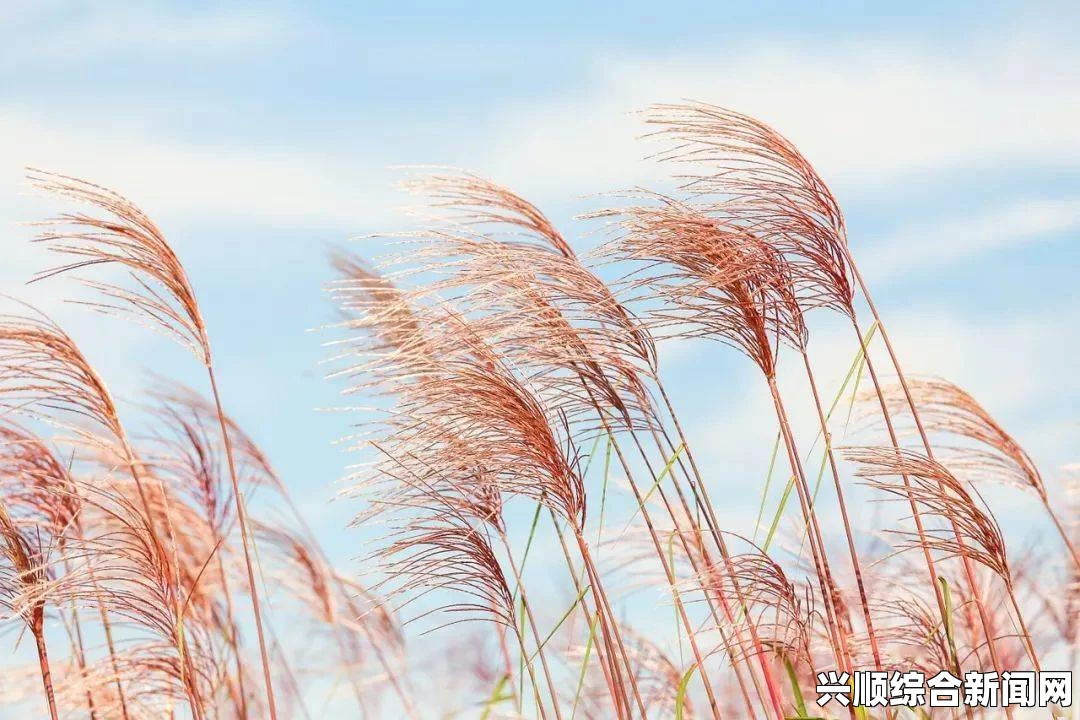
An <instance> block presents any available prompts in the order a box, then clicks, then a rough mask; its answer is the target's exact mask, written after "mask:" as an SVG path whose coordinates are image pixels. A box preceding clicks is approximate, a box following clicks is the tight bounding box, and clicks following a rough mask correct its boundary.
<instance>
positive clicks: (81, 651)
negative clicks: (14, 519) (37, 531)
mask: <svg viewBox="0 0 1080 720" xmlns="http://www.w3.org/2000/svg"><path fill="white" fill-rule="evenodd" d="M61 552H62V553H63V559H64V574H65V575H70V574H71V568H70V563H69V562H68V557H67V553H66V551H65V550H64V549H63V548H61ZM71 624H72V626H73V627H74V629H75V661H76V663H78V665H79V673H80V675H82V678H83V682H84V683H85V682H86V679H87V675H86V645H85V644H84V643H83V634H82V622H81V621H80V620H79V608H78V607H77V606H76V604H75V598H72V599H71ZM86 708H87V710H89V711H90V720H97V710H96V708H95V707H94V693H93V692H91V690H90V687H89V686H87V687H86Z"/></svg>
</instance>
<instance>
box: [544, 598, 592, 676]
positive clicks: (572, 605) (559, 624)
mask: <svg viewBox="0 0 1080 720" xmlns="http://www.w3.org/2000/svg"><path fill="white" fill-rule="evenodd" d="M589 587H590V586H589V585H586V586H585V587H583V588H582V589H581V592H580V593H578V596H577V597H576V598H574V602H572V603H570V607H568V608H567V609H566V612H565V613H563V616H562V617H561V618H560V619H559V622H557V623H555V627H553V628H552V629H551V632H549V633H548V634H547V637H545V638H544V641H543V642H542V643H540V644H539V645H537V647H536V652H534V653H533V654H532V656H531V657H530V658H529V659H530V660H535V659H536V657H537V656H538V655H539V654H540V651H541V650H543V649H544V647H545V646H546V645H547V644H548V641H549V640H551V638H552V637H553V636H554V635H555V633H557V632H558V631H559V628H561V627H562V624H563V623H564V622H566V619H567V618H569V617H570V615H571V614H572V613H573V612H574V608H575V607H577V604H578V603H579V602H581V598H583V597H585V593H587V592H589Z"/></svg>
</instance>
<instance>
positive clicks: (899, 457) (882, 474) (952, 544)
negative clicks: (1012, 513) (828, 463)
mask: <svg viewBox="0 0 1080 720" xmlns="http://www.w3.org/2000/svg"><path fill="white" fill-rule="evenodd" d="M844 455H845V457H846V458H847V459H848V460H851V461H853V462H855V463H856V464H857V465H858V469H857V470H856V471H855V474H856V475H858V476H859V477H861V478H865V479H866V480H868V481H869V482H870V484H871V485H872V486H873V487H875V488H877V489H879V490H883V491H885V492H888V493H890V494H892V495H896V496H898V497H902V498H905V499H906V498H908V497H909V490H908V489H907V488H905V487H903V486H902V485H900V484H899V483H898V482H897V481H896V480H895V478H896V477H899V476H907V477H908V478H909V479H910V481H911V488H910V495H911V497H913V498H914V500H915V502H916V503H917V504H918V505H919V507H920V508H921V509H922V510H923V512H924V513H925V514H926V515H928V516H931V517H936V518H939V519H942V520H950V521H951V522H953V523H954V524H955V525H956V527H957V530H958V532H959V533H960V534H961V536H962V537H963V539H964V541H965V543H964V544H963V545H961V544H959V543H957V542H956V540H955V538H954V536H953V535H952V534H951V533H937V532H936V531H934V530H929V531H928V532H929V534H930V543H931V545H932V547H933V548H934V549H936V550H939V551H941V552H942V553H943V554H945V555H947V556H949V557H961V556H967V557H968V558H970V559H971V560H974V561H975V562H977V563H979V564H981V565H983V566H985V567H987V568H989V569H990V570H992V571H993V572H995V573H997V574H998V575H999V576H1001V577H1002V578H1003V579H1005V580H1006V581H1010V574H1009V561H1008V555H1007V553H1006V551H1005V541H1004V538H1003V535H1002V532H1001V527H1000V526H999V525H998V523H997V521H996V520H995V519H994V517H993V515H991V514H990V512H989V510H986V509H984V508H983V507H981V505H982V503H981V502H980V501H978V500H976V498H975V496H973V495H972V494H971V493H970V492H969V491H968V489H967V487H966V486H965V485H964V483H963V482H961V481H960V480H958V479H957V478H956V476H954V475H953V474H952V473H951V472H949V470H947V469H946V468H945V467H944V466H943V465H941V463H938V462H936V461H934V460H930V459H929V458H927V457H926V456H925V455H922V454H920V453H917V452H914V451H911V450H900V451H897V450H895V449H893V448H875V447H869V448H847V449H845V451H844ZM907 535H910V533H907ZM914 544H917V541H916V542H915V543H914Z"/></svg>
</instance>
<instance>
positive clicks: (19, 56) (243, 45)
mask: <svg viewBox="0 0 1080 720" xmlns="http://www.w3.org/2000/svg"><path fill="white" fill-rule="evenodd" d="M0 19H2V20H3V22H4V24H5V26H6V29H9V30H10V31H11V32H10V33H9V34H8V35H7V38H8V42H6V43H5V44H4V47H3V49H0V57H2V58H6V59H10V60H11V61H16V60H21V61H22V62H24V63H25V62H28V61H31V62H32V63H33V66H34V67H38V68H40V67H43V66H49V65H67V64H70V63H72V62H81V61H86V60H88V59H91V58H95V57H101V56H106V55H117V54H131V55H134V56H138V55H143V57H145V56H146V54H153V55H154V56H157V57H160V56H161V55H163V54H165V55H167V54H169V53H197V54H205V53H208V52H210V53H227V54H237V53H241V52H250V51H251V50H252V49H253V48H257V47H260V46H265V45H266V44H268V43H271V42H273V41H275V40H277V39H279V38H281V37H282V36H283V34H284V33H285V31H286V29H287V28H288V27H289V25H290V22H289V21H288V18H286V17H285V16H284V15H282V14H281V13H279V12H277V11H275V10H273V9H271V8H267V7H260V6H256V7H252V8H248V9H245V8H243V7H235V8H229V7H225V6H219V7H215V8H213V9H210V10H195V9H192V10H185V11H180V10H177V9H170V8H167V7H153V8H150V7H147V6H146V5H145V4H142V3H135V2H113V3H96V2H85V1H84V0H46V1H43V2H22V1H20V0H15V1H14V2H11V3H10V4H6V5H5V7H4V8H3V10H0ZM43 28H47V31H43ZM30 59H32V60H30Z"/></svg>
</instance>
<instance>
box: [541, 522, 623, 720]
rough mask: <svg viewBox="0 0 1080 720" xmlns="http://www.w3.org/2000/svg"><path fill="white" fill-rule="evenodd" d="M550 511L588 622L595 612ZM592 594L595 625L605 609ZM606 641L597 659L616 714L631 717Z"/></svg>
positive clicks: (621, 716) (579, 601)
mask: <svg viewBox="0 0 1080 720" xmlns="http://www.w3.org/2000/svg"><path fill="white" fill-rule="evenodd" d="M548 512H549V513H550V514H551V522H552V523H553V524H554V526H555V534H556V535H557V536H558V537H559V546H560V547H561V548H562V551H563V557H564V558H565V559H566V567H567V568H568V569H569V570H570V577H571V579H572V580H573V581H574V591H575V592H576V593H577V594H578V598H579V600H578V603H579V604H580V605H581V609H582V611H583V612H584V613H585V617H586V622H588V618H589V616H590V615H592V614H593V613H590V612H589V608H588V606H587V605H586V604H585V597H584V595H583V590H582V587H581V579H579V578H578V574H577V572H576V571H575V568H574V562H573V559H572V558H571V556H570V548H569V546H568V545H567V544H566V538H565V537H563V534H562V530H561V529H560V528H559V520H558V517H557V516H556V515H555V511H554V510H551V509H550V508H548ZM583 571H584V572H585V573H587V572H588V568H583ZM590 582H592V580H591V576H590ZM592 596H593V603H594V604H595V606H596V613H595V615H596V618H597V620H594V621H593V623H592V625H595V624H596V622H598V621H599V619H600V617H601V613H602V612H603V610H602V608H601V607H600V600H599V597H598V595H597V593H595V592H593V593H592ZM590 632H592V629H591V628H590ZM605 643H606V640H605ZM605 643H596V657H597V661H598V662H599V663H600V669H601V670H602V671H603V673H604V682H605V683H606V684H607V687H608V692H609V693H610V694H611V699H612V701H613V702H614V703H615V714H616V716H617V717H619V718H624V717H630V713H629V709H628V708H629V706H630V699H629V698H628V697H627V696H626V694H625V688H622V687H621V685H620V688H619V689H621V690H623V692H622V693H620V692H619V691H618V690H617V689H616V684H615V681H614V680H613V677H614V675H613V671H612V668H611V667H610V666H609V663H611V662H614V659H613V658H611V656H610V655H609V654H606V653H604V651H603V649H602V648H601V645H602V644H605ZM610 649H611V648H609V651H610Z"/></svg>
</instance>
